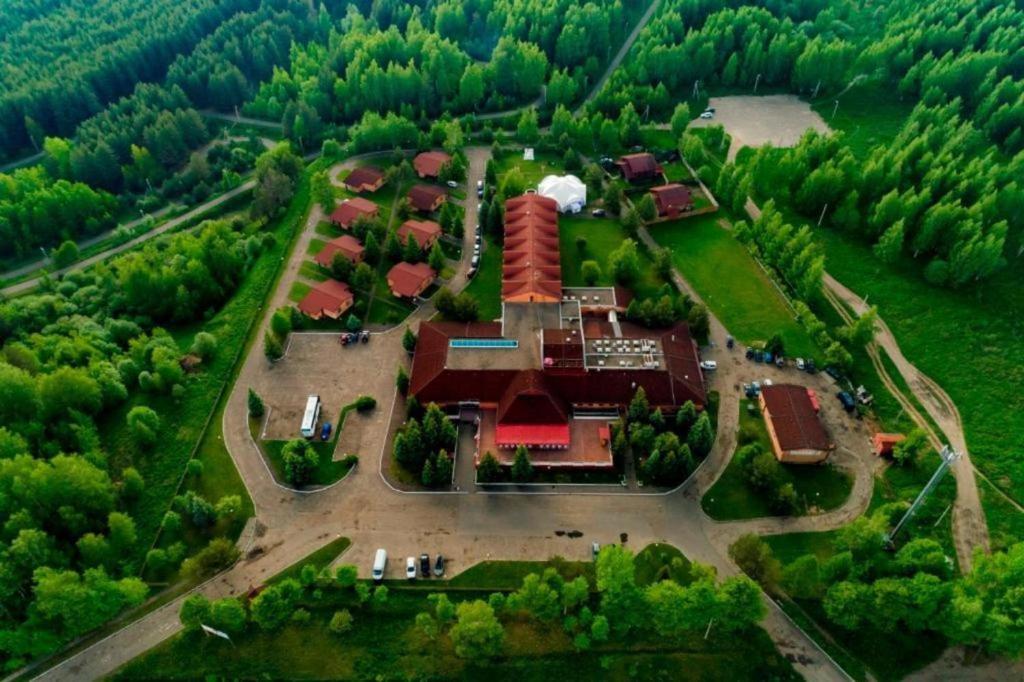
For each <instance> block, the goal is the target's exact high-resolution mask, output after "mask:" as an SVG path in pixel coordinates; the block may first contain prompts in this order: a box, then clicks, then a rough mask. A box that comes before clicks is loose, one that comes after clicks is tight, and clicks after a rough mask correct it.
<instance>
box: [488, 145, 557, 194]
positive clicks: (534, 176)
mask: <svg viewBox="0 0 1024 682" xmlns="http://www.w3.org/2000/svg"><path fill="white" fill-rule="evenodd" d="M517 148H518V151H514V152H507V153H503V154H501V155H500V156H497V157H495V159H494V165H495V169H494V170H495V171H496V172H497V174H498V186H499V187H501V183H502V182H503V180H504V179H505V174H506V173H508V172H509V171H511V170H512V169H514V168H515V169H518V170H519V172H520V174H521V175H522V177H523V180H524V181H525V182H526V188H527V189H531V188H534V189H535V188H536V187H537V184H538V183H539V182H540V181H541V180H543V179H544V176H546V175H552V174H555V175H561V174H563V173H565V167H564V165H563V164H562V157H561V156H559V155H558V154H554V153H552V152H543V151H540V150H539V149H538V150H536V151H535V153H534V160H533V161H525V160H523V152H522V148H521V147H519V146H518V145H517Z"/></svg>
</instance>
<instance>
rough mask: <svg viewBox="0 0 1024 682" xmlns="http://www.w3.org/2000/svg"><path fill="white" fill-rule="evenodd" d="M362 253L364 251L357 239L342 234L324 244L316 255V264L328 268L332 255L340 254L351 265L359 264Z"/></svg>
mask: <svg viewBox="0 0 1024 682" xmlns="http://www.w3.org/2000/svg"><path fill="white" fill-rule="evenodd" d="M364 251H366V249H365V248H364V247H363V245H362V244H361V243H359V240H358V239H356V238H355V237H353V236H352V235H350V234H343V235H341V236H340V237H335V238H334V239H332V240H331V241H329V242H327V243H326V244H324V248H323V249H321V250H320V253H318V254H317V255H316V262H317V264H318V265H320V266H322V267H325V268H329V267H331V263H333V262H334V254H336V253H340V254H341V255H343V256H345V258H347V259H349V260H350V261H352V262H353V263H360V262H362V260H363V252H364Z"/></svg>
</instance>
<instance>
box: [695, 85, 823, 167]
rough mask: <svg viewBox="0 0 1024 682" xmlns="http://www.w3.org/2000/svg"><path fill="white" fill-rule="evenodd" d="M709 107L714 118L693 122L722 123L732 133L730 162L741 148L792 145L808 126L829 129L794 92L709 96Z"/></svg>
mask: <svg viewBox="0 0 1024 682" xmlns="http://www.w3.org/2000/svg"><path fill="white" fill-rule="evenodd" d="M708 106H710V107H713V108H714V109H715V117H714V118H712V119H701V118H698V119H697V120H696V121H694V122H693V123H692V125H693V126H694V127H704V126H709V125H715V124H718V125H721V126H723V127H724V128H725V131H726V132H727V133H729V135H731V136H732V144H731V145H730V147H729V160H730V161H732V160H733V159H735V158H736V152H738V151H739V150H740V149H742V148H743V147H760V146H761V145H763V144H764V143H766V142H771V143H772V144H773V145H775V146H776V147H792V146H793V145H795V144H796V143H797V141H798V140H799V139H800V137H801V136H802V135H803V134H804V133H805V132H806V131H807V129H808V128H813V129H814V130H817V131H819V132H822V133H827V132H830V131H829V127H828V125H827V124H826V123H825V121H824V119H822V118H821V116H819V115H818V112H816V111H814V110H813V109H811V105H810V104H808V103H807V102H805V101H803V100H802V99H800V98H798V97H796V96H794V95H765V96H764V97H758V96H756V95H755V96H748V95H741V96H734V97H712V98H711V99H710V101H709V103H708Z"/></svg>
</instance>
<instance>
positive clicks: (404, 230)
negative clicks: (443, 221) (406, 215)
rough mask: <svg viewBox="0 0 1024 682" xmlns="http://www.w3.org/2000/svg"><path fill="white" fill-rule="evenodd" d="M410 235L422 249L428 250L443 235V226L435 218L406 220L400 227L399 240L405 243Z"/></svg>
mask: <svg viewBox="0 0 1024 682" xmlns="http://www.w3.org/2000/svg"><path fill="white" fill-rule="evenodd" d="M410 236H411V237H412V238H413V239H414V240H415V241H416V243H417V244H418V245H419V247H420V248H421V249H423V250H426V249H429V248H430V247H431V246H433V245H434V242H436V241H437V240H438V238H439V237H440V236H441V226H440V225H438V224H437V223H435V222H434V221H433V220H406V221H405V222H404V223H402V226H401V227H400V228H398V240H399V241H400V242H401V243H402V244H403V245H404V244H405V243H407V242H408V241H409V237H410Z"/></svg>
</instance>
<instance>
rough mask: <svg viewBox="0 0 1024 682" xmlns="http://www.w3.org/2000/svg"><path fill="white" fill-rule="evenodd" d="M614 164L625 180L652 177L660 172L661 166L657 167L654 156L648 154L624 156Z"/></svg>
mask: <svg viewBox="0 0 1024 682" xmlns="http://www.w3.org/2000/svg"><path fill="white" fill-rule="evenodd" d="M615 163H616V165H617V166H618V167H619V168H620V169H621V170H622V174H623V175H624V176H625V177H626V179H627V180H632V179H634V178H646V177H653V176H655V175H657V174H658V173H660V172H661V166H659V165H658V161H657V159H655V158H654V154H651V153H649V152H640V153H638V154H626V155H625V156H622V157H619V160H618V161H616V162H615Z"/></svg>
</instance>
